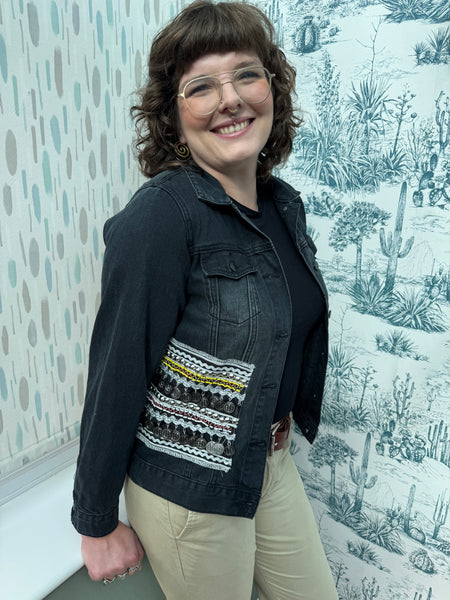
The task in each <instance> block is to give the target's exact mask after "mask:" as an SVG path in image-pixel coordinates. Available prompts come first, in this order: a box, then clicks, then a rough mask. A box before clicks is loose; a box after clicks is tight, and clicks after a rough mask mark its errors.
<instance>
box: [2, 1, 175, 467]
mask: <svg viewBox="0 0 450 600" xmlns="http://www.w3.org/2000/svg"><path fill="white" fill-rule="evenodd" d="M173 4H174V5H173V6H172V5H171V6H165V8H163V7H162V6H161V7H160V3H159V1H155V0H152V1H150V0H139V1H136V0H134V1H133V2H131V1H130V0H127V1H123V0H89V1H87V0H86V1H78V2H76V1H75V2H73V1H69V0H57V1H50V0H45V1H43V2H40V1H37V0H36V1H35V2H31V1H30V2H27V1H24V0H11V1H9V2H1V3H0V286H1V287H0V337H1V344H0V452H1V461H0V476H4V475H6V474H8V473H10V472H12V471H14V470H16V469H18V468H19V467H21V466H22V465H24V464H26V463H28V462H29V461H31V460H33V459H35V458H38V457H39V456H41V455H43V454H45V453H46V452H48V451H50V450H53V449H55V448H57V447H60V446H61V445H62V444H65V443H67V442H68V441H69V440H72V439H74V437H75V436H77V435H78V430H79V421H80V415H81V409H82V404H83V400H84V391H85V384H86V373H87V359H88V350H89V338H90V333H91V329H92V325H93V320H94V317H95V312H96V308H97V306H98V303H99V293H100V273H101V264H102V254H103V241H102V227H103V223H104V221H105V220H106V218H107V217H109V216H111V215H112V214H113V213H115V212H117V211H118V210H119V209H120V208H121V207H122V206H123V205H124V204H125V203H126V202H127V201H128V199H129V198H130V196H131V195H132V193H133V192H134V190H135V189H136V188H137V187H138V186H139V184H140V182H141V180H140V176H139V173H138V169H137V167H136V163H135V161H134V158H133V153H132V145H131V142H132V135H133V128H132V123H131V120H130V118H129V116H128V109H129V106H130V105H131V103H132V100H133V98H132V95H131V94H132V92H133V90H135V89H136V88H137V87H138V86H139V85H140V84H141V82H142V77H143V76H144V71H145V63H146V57H147V54H148V48H149V40H151V37H152V35H153V34H154V33H155V31H156V29H157V28H158V27H159V26H160V22H161V20H162V19H167V18H169V17H170V16H171V15H172V14H174V11H175V10H177V9H178V8H179V7H178V6H177V5H176V3H173Z"/></svg>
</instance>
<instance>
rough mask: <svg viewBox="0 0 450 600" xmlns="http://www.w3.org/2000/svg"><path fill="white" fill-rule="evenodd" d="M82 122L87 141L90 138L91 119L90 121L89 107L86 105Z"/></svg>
mask: <svg viewBox="0 0 450 600" xmlns="http://www.w3.org/2000/svg"><path fill="white" fill-rule="evenodd" d="M84 124H85V127H86V137H87V139H88V142H90V141H91V140H92V121H91V113H90V112H89V108H87V107H86V115H85V117H84Z"/></svg>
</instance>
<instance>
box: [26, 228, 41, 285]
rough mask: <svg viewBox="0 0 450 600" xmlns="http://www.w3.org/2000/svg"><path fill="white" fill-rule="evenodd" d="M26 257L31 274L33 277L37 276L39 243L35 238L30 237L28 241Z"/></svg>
mask: <svg viewBox="0 0 450 600" xmlns="http://www.w3.org/2000/svg"><path fill="white" fill-rule="evenodd" d="M28 257H29V261H30V269H31V274H32V275H33V276H34V277H37V276H38V274H39V245H38V243H37V241H36V240H35V238H32V240H31V242H30V250H29V252H28Z"/></svg>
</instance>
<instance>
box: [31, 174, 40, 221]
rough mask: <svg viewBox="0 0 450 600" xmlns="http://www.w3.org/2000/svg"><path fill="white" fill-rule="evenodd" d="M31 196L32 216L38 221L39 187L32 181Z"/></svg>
mask: <svg viewBox="0 0 450 600" xmlns="http://www.w3.org/2000/svg"><path fill="white" fill-rule="evenodd" d="M31 197H32V198H33V210H34V216H35V217H36V220H37V222H38V223H40V222H41V198H40V196H39V188H38V186H37V185H36V184H35V183H33V187H32V188H31Z"/></svg>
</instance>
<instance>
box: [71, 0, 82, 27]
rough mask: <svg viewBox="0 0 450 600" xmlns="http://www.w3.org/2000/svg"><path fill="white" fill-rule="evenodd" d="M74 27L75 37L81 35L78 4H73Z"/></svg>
mask: <svg viewBox="0 0 450 600" xmlns="http://www.w3.org/2000/svg"><path fill="white" fill-rule="evenodd" d="M72 25H73V30H74V32H75V35H78V34H79V33H80V8H79V6H78V4H77V3H76V2H74V3H73V4H72Z"/></svg>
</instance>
